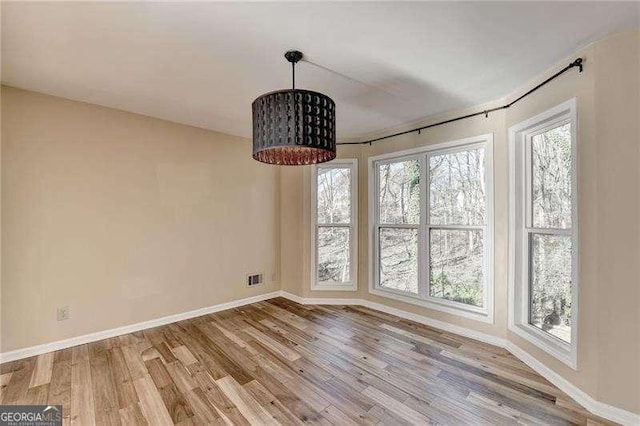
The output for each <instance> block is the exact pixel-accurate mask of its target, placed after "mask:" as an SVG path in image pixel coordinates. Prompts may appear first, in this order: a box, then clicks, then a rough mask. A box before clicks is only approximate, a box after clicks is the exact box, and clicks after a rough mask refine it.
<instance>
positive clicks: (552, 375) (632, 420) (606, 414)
mask: <svg viewBox="0 0 640 426" xmlns="http://www.w3.org/2000/svg"><path fill="white" fill-rule="evenodd" d="M281 296H282V297H285V298H287V299H290V300H292V301H294V302H297V303H300V304H302V305H358V306H364V307H366V308H370V309H375V310H377V311H381V312H385V313H388V314H391V315H395V316H398V317H400V318H405V319H408V320H411V321H415V322H418V323H420V324H425V325H428V326H430V327H433V328H437V329H439V330H442V331H446V332H450V333H454V334H458V335H460V336H464V337H469V338H471V339H475V340H479V341H481V342H484V343H489V344H491V345H494V346H498V347H501V348H504V349H506V350H508V351H509V352H511V353H512V354H513V355H514V356H515V357H517V358H518V359H520V360H521V361H522V362H524V363H525V364H527V365H528V366H529V367H531V368H532V369H533V370H534V371H536V372H537V373H538V374H540V375H541V376H542V377H544V378H545V379H547V380H548V381H550V382H551V383H553V384H554V385H555V386H556V387H558V389H560V390H561V391H563V392H564V393H566V394H567V395H569V396H570V397H571V398H573V399H574V400H575V401H576V402H578V403H579V404H580V405H582V406H583V407H585V408H586V409H587V410H589V411H590V412H592V413H593V414H595V415H597V416H600V417H603V418H605V419H608V420H611V421H614V422H616V423H620V424H622V425H629V426H631V425H633V426H638V425H640V414H635V413H632V412H630V411H626V410H623V409H620V408H617V407H614V406H612V405H609V404H606V403H604V402H601V401H598V400H596V399H594V398H593V397H591V396H590V395H588V394H587V393H585V392H584V391H582V390H581V389H579V388H578V387H577V386H575V385H573V384H572V383H570V382H569V381H568V380H566V379H565V378H564V377H562V376H560V375H559V374H558V373H556V372H555V371H553V370H552V369H550V368H549V367H547V366H546V365H544V364H543V363H541V362H540V361H538V360H537V359H535V358H534V357H533V356H531V355H530V354H529V353H528V352H525V351H524V350H523V349H522V348H520V347H519V346H517V345H516V344H515V343H513V342H510V341H508V340H507V339H505V338H502V337H498V336H493V335H490V334H487V333H482V332H479V331H476V330H472V329H470V328H467V327H461V326H458V325H453V324H449V323H447V322H443V321H438V320H435V319H433V318H429V317H425V316H422V315H418V314H414V313H412V312H407V311H404V310H401V309H396V308H392V307H389V306H386V305H383V304H381V303H376V302H372V301H369V300H365V299H339V298H338V299H336V298H326V299H324V298H313V299H310V298H302V297H300V296H296V295H294V294H291V293H288V292H286V291H283V292H281Z"/></svg>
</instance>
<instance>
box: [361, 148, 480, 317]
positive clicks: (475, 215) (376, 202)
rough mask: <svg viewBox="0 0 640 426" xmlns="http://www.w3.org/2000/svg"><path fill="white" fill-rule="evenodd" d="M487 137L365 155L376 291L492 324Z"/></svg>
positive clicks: (371, 289)
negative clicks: (390, 152) (367, 164)
mask: <svg viewBox="0 0 640 426" xmlns="http://www.w3.org/2000/svg"><path fill="white" fill-rule="evenodd" d="M492 149H493V148H492V136H491V135H484V136H479V137H475V138H469V139H464V140H459V141H453V142H448V143H445V144H439V145H434V146H427V147H423V148H419V149H415V150H410V151H404V152H401V153H394V154H386V155H382V156H378V157H373V158H371V159H370V160H369V174H370V176H369V181H370V184H371V188H370V192H371V193H370V200H369V217H370V224H371V229H370V239H371V253H370V257H371V262H370V264H371V265H372V270H371V277H372V283H371V286H370V291H371V292H372V293H374V294H377V295H381V296H385V297H389V298H394V299H398V300H402V301H406V302H409V303H414V304H418V305H423V306H426V307H429V308H431V309H437V310H441V311H445V312H449V313H454V314H458V315H462V316H467V317H471V318H474V319H478V320H481V321H486V322H492V321H493V285H492V275H491V270H492V260H491V254H492V253H493V251H492V242H493V234H492V217H491V212H492V203H493V201H492V190H491V184H492V182H491V176H492V162H491V159H492Z"/></svg>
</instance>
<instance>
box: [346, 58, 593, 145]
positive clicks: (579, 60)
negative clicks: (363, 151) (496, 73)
mask: <svg viewBox="0 0 640 426" xmlns="http://www.w3.org/2000/svg"><path fill="white" fill-rule="evenodd" d="M574 67H578V68H579V69H580V72H582V67H583V65H582V58H577V59H575V60H574V61H573V62H571V63H570V64H569V65H567V66H566V67H564V68H562V69H561V70H560V71H558V72H557V73H555V74H554V75H552V76H551V77H549V78H547V79H546V80H545V81H543V82H542V83H540V84H538V85H537V86H535V87H534V88H533V89H531V90H529V91H528V92H526V93H524V94H523V95H521V96H520V97H519V98H517V99H515V100H513V101H511V102H509V103H508V104H506V105H502V106H500V107H496V108H491V109H485V110H484V111H478V112H474V113H473V114H467V115H463V116H461V117H456V118H451V119H449V120H445V121H440V122H438V123H433V124H429V125H427V126H422V127H417V128H415V129H411V130H405V131H404V132H398V133H393V134H391V135H387V136H381V137H379V138H375V139H369V140H366V141H362V142H339V143H337V144H336V145H367V144H369V145H371V144H372V143H373V142H379V141H382V140H385V139H389V138H395V137H396V136H401V135H406V134H408V133H413V132H418V134H420V131H421V130H425V129H429V128H431V127H436V126H442V125H443V124H448V123H453V122H454V121H460V120H464V119H466V118H471V117H476V116H478V115H484V116H485V117H488V116H489V113H490V112H495V111H500V110H502V109H507V108H509V107H510V106H511V105H513V104H515V103H516V102H518V101H520V100H522V99H523V98H525V97H527V96H529V95H530V94H532V93H533V92H535V91H536V90H538V89H539V88H541V87H542V86H544V85H546V84H547V83H549V82H551V81H552V80H554V79H556V78H558V77H560V76H561V75H562V74H564V73H565V72H567V71H569V70H570V69H571V68H574Z"/></svg>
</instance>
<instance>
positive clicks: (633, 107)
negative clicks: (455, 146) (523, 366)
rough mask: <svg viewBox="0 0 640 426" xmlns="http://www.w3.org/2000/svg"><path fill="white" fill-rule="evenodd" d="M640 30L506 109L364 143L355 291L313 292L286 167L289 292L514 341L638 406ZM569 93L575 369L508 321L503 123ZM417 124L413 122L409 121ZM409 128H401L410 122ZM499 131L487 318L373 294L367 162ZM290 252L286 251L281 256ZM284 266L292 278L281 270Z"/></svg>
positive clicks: (300, 188) (304, 175)
mask: <svg viewBox="0 0 640 426" xmlns="http://www.w3.org/2000/svg"><path fill="white" fill-rule="evenodd" d="M639 40H640V33H638V32H637V31H636V32H630V33H625V34H620V35H617V36H613V37H610V38H608V39H605V40H603V41H600V42H598V43H594V44H592V45H590V46H588V47H587V48H585V49H584V50H583V51H581V52H578V53H576V56H578V55H579V56H581V57H583V58H584V59H585V68H584V72H583V73H582V74H578V72H577V70H572V71H571V72H569V73H566V74H564V75H563V76H562V77H560V78H558V79H557V80H554V81H553V82H552V83H551V84H549V85H548V86H546V87H545V88H544V89H542V90H540V91H538V92H536V93H535V94H533V95H531V96H530V97H528V98H526V99H524V100H523V101H521V102H519V103H518V104H516V105H514V106H513V107H511V108H509V109H508V110H505V111H500V112H496V113H493V114H491V115H490V116H489V118H484V117H476V118H473V119H470V120H465V121H461V122H457V123H451V124H448V125H445V126H440V127H435V128H432V129H429V130H427V131H423V132H421V134H420V135H418V134H417V133H412V134H408V135H404V136H401V137H397V138H394V139H392V140H389V141H386V142H380V143H377V144H374V145H373V146H371V147H369V146H367V145H365V146H362V147H361V149H360V150H359V151H358V150H357V149H354V148H353V147H340V148H339V150H338V155H339V156H340V157H343V158H359V159H360V161H359V168H360V169H359V171H360V180H359V195H360V202H359V212H360V214H359V219H360V222H359V229H360V232H359V233H360V239H359V259H358V260H359V272H358V277H359V287H358V290H357V291H355V292H340V293H336V292H318V291H311V290H310V275H309V268H310V264H309V263H310V261H309V257H308V253H309V238H310V229H311V228H310V212H309V206H310V191H311V189H310V170H311V169H310V168H297V169H295V170H291V171H286V172H285V171H283V173H282V174H281V198H280V204H281V209H282V210H283V215H282V218H284V217H285V212H284V210H285V209H288V210H289V211H288V212H287V213H286V220H284V219H283V222H282V228H281V238H282V245H281V248H282V253H283V258H282V261H281V269H282V271H283V276H282V288H283V289H284V290H287V291H290V292H292V293H294V294H297V295H300V296H304V297H357V298H365V299H368V300H372V301H375V302H378V303H382V304H385V305H388V306H392V307H395V308H399V309H402V310H405V311H409V312H413V313H417V314H420V315H424V316H427V317H430V318H434V319H438V320H441V321H445V322H448V323H451V324H454V325H460V326H464V327H467V328H470V329H473V330H476V331H480V332H484V333H488V334H491V335H494V336H498V337H504V338H507V339H509V340H511V341H513V342H514V343H516V344H517V345H518V346H520V347H521V348H523V349H525V350H526V351H527V352H528V353H530V354H531V355H533V356H534V357H535V358H537V359H538V360H540V361H542V362H543V363H544V364H545V365H547V366H548V367H550V368H551V369H553V370H554V371H556V372H557V373H559V374H560V375H562V376H563V377H565V378H566V379H567V380H569V381H570V382H571V383H573V384H575V385H576V386H578V387H579V388H581V389H582V390H583V391H585V392H587V393H588V394H589V395H591V396H592V397H594V398H596V399H598V400H600V401H602V402H605V403H607V404H611V405H614V406H617V407H620V408H623V409H626V410H629V411H632V412H636V413H640V318H639V317H638V311H639V310H640V308H638V306H640V225H639V221H640V174H639V173H640V161H639V160H640V132H639V128H638V126H639V124H638V123H640V106H639V103H640V100H639V96H640V94H639V90H640V88H639V87H638V76H639V75H640V70H639V63H640V55H639V53H638V45H639ZM572 59H574V56H572V57H571V58H567V60H566V61H563V62H562V63H560V64H558V66H557V67H554V69H553V71H550V72H549V73H546V74H544V75H541V76H539V78H537V79H536V80H534V81H531V82H528V83H527V84H526V85H524V86H523V87H522V88H521V89H520V90H517V91H515V92H514V95H513V96H511V97H508V98H507V99H500V100H496V101H495V102H492V103H491V104H488V105H483V106H479V107H477V108H473V109H470V110H468V111H457V112H455V113H452V114H448V115H444V116H441V117H431V118H429V119H428V120H425V121H424V122H422V123H420V124H428V123H430V122H436V121H440V120H441V119H446V118H450V117H453V116H457V115H462V114H465V113H467V112H475V111H477V110H482V109H484V108H489V107H491V106H497V105H501V104H504V103H505V102H507V101H509V100H511V99H513V98H514V97H515V96H519V94H520V93H522V92H523V91H526V90H528V89H529V88H530V87H531V86H533V85H535V84H537V83H539V82H540V81H542V80H544V79H545V78H547V77H548V76H549V75H551V73H553V72H555V70H557V69H558V68H559V67H562V66H564V65H566V64H567V63H569V62H570V60H572ZM572 97H576V98H577V101H578V127H579V129H578V132H579V136H578V137H579V142H578V143H579V148H578V187H579V189H578V192H579V215H580V224H579V238H580V266H579V275H580V293H579V298H580V318H579V336H578V338H579V348H578V358H579V360H578V363H579V368H578V371H574V370H572V369H571V368H569V367H567V366H566V365H564V364H563V363H561V362H559V361H557V360H556V359H555V358H553V357H551V356H548V355H547V354H546V353H544V352H542V351H541V350H539V349H537V348H536V347H535V346H533V345H531V344H529V343H528V342H527V341H525V340H523V339H521V338H519V337H518V336H517V335H515V334H513V333H511V332H509V331H508V329H507V320H508V318H507V306H508V303H507V301H508V249H509V247H508V226H509V218H508V214H509V212H508V203H509V189H508V128H509V127H510V126H512V125H514V124H516V123H519V122H520V121H522V120H525V119H528V118H530V117H532V116H535V115H537V114H539V113H541V112H544V111H545V110H547V109H549V108H551V107H553V106H555V105H558V104H559V103H561V102H563V101H566V100H567V99H570V98H572ZM412 127H413V126H412ZM406 129H407V128H402V129H398V130H406ZM485 133H493V135H494V148H493V149H494V152H493V154H494V216H495V217H494V220H495V226H494V288H495V300H494V305H495V312H494V316H495V318H494V323H493V324H486V323H482V322H478V321H474V320H471V319H466V318H461V317H459V316H456V315H451V314H447V313H443V312H439V311H433V310H430V309H426V308H422V307H419V306H416V305H412V304H407V303H403V302H399V301H395V300H391V299H387V298H384V297H378V296H374V295H370V294H369V293H368V290H367V289H368V283H369V282H368V279H369V277H368V246H367V245H368V238H367V233H368V222H367V197H368V183H367V159H368V157H370V156H374V155H378V154H382V153H387V152H394V151H400V150H403V149H407V148H413V147H417V146H423V145H428V144H435V143H439V142H445V141H450V140H456V139H462V138H466V137H471V136H476V135H482V134H485ZM285 253H288V256H284V254H285ZM285 271H286V274H285Z"/></svg>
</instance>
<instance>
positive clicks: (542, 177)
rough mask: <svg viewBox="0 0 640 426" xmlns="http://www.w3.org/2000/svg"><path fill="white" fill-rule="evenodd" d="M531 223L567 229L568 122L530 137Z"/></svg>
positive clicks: (569, 214)
mask: <svg viewBox="0 0 640 426" xmlns="http://www.w3.org/2000/svg"><path fill="white" fill-rule="evenodd" d="M531 145H532V149H531V151H532V155H531V156H532V179H533V185H532V187H533V188H532V191H533V194H532V196H533V200H532V206H533V226H534V227H535V228H571V125H570V124H565V125H564V126H560V127H556V128H555V129H551V130H549V131H547V132H545V133H542V134H540V135H536V136H534V137H533V138H531Z"/></svg>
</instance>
